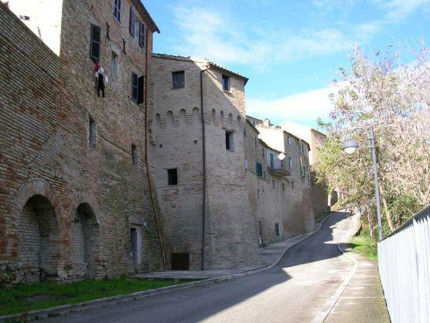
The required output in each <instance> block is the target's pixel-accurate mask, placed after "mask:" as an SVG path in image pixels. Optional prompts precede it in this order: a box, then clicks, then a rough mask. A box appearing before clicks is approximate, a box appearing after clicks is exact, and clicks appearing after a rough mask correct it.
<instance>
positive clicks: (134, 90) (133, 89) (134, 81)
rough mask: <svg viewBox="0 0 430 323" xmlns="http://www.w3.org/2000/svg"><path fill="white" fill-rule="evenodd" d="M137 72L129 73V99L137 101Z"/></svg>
mask: <svg viewBox="0 0 430 323" xmlns="http://www.w3.org/2000/svg"><path fill="white" fill-rule="evenodd" d="M137 89H138V87H137V74H136V73H131V99H132V100H133V101H135V102H136V103H137V93H138V91H137Z"/></svg>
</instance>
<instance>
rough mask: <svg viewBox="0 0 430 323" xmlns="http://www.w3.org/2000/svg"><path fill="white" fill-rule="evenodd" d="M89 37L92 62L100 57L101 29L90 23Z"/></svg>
mask: <svg viewBox="0 0 430 323" xmlns="http://www.w3.org/2000/svg"><path fill="white" fill-rule="evenodd" d="M90 38H91V39H90V57H91V59H92V60H93V61H94V62H96V61H98V60H99V59H100V38H101V29H100V27H99V26H96V25H93V24H91V36H90Z"/></svg>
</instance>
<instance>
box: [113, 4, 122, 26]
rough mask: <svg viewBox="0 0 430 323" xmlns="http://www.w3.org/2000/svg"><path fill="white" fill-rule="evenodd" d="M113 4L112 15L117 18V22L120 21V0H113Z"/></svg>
mask: <svg viewBox="0 0 430 323" xmlns="http://www.w3.org/2000/svg"><path fill="white" fill-rule="evenodd" d="M114 1H115V2H114V5H113V15H114V17H115V18H116V20H118V21H119V22H121V0H114Z"/></svg>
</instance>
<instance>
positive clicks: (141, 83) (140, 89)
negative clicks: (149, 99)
mask: <svg viewBox="0 0 430 323" xmlns="http://www.w3.org/2000/svg"><path fill="white" fill-rule="evenodd" d="M144 91H145V77H144V76H141V77H139V78H138V79H137V104H140V103H143V98H144V93H145V92H144Z"/></svg>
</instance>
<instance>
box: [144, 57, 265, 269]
mask: <svg viewBox="0 0 430 323" xmlns="http://www.w3.org/2000/svg"><path fill="white" fill-rule="evenodd" d="M152 63H153V65H152V71H153V83H154V89H153V93H154V95H153V102H152V104H153V105H152V106H151V109H152V112H151V117H152V120H151V125H152V129H150V132H151V143H152V145H151V148H150V156H151V166H152V167H154V179H155V183H156V186H157V192H158V198H159V201H160V208H161V213H162V215H163V228H164V232H165V240H166V252H167V254H168V257H167V258H168V259H170V257H171V254H172V253H189V259H190V260H189V261H190V266H189V268H190V269H200V268H201V248H202V213H203V169H202V165H203V153H202V122H201V110H200V108H201V102H200V71H201V70H202V69H205V68H207V66H208V65H207V62H206V61H196V60H191V59H186V58H175V57H171V56H169V57H166V56H160V55H154V57H153V59H152ZM175 71H184V73H185V86H184V88H180V89H172V72H175ZM202 76H203V89H204V90H203V91H204V92H203V96H204V122H205V134H206V165H207V166H206V192H207V197H206V226H205V230H206V235H205V264H204V267H205V269H219V268H233V267H240V266H249V265H253V264H255V263H256V262H257V252H258V241H257V239H256V228H255V220H254V219H253V217H252V214H251V210H250V207H249V202H248V201H249V200H248V195H247V193H246V182H245V170H244V164H243V162H244V143H243V127H244V121H245V117H244V94H243V91H244V85H243V80H240V79H235V78H234V77H231V79H230V81H231V84H230V85H231V89H230V91H229V92H225V91H223V90H222V88H221V76H222V74H221V73H220V72H219V71H217V70H216V69H209V70H207V71H205V72H203V75H202ZM226 130H227V131H231V132H232V135H233V142H232V146H233V148H232V149H231V150H226V134H225V132H226ZM169 168H170V169H171V168H177V174H178V184H177V185H168V180H167V169H169Z"/></svg>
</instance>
